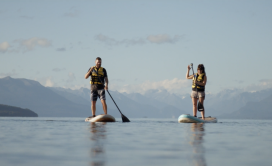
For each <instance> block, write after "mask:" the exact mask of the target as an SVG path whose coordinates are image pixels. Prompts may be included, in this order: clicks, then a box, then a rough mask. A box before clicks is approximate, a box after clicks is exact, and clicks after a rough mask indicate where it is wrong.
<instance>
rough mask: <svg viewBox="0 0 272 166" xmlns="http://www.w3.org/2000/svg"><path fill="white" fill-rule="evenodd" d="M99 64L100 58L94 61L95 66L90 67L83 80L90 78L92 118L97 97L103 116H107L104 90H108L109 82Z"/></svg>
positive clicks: (100, 62) (105, 72)
mask: <svg viewBox="0 0 272 166" xmlns="http://www.w3.org/2000/svg"><path fill="white" fill-rule="evenodd" d="M101 64H102V59H101V58H100V57H97V58H96V60H95V66H93V67H91V68H90V69H89V70H88V72H87V73H86V74H85V79H88V78H89V76H91V80H90V84H91V102H92V117H95V111H96V101H97V97H99V98H100V101H101V103H102V106H103V110H104V113H105V115H106V114H107V104H106V93H105V90H108V84H109V80H108V75H107V71H106V69H105V68H103V67H101Z"/></svg>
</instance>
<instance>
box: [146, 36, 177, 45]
mask: <svg viewBox="0 0 272 166" xmlns="http://www.w3.org/2000/svg"><path fill="white" fill-rule="evenodd" d="M181 38H182V36H179V35H175V36H174V37H171V36H169V35H166V34H163V35H150V36H148V37H147V40H148V41H149V42H151V43H156V44H162V43H176V42H178V41H179V40H180V39H181Z"/></svg>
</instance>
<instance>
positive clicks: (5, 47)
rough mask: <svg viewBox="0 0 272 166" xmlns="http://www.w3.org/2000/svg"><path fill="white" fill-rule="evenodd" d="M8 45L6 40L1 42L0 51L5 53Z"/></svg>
mask: <svg viewBox="0 0 272 166" xmlns="http://www.w3.org/2000/svg"><path fill="white" fill-rule="evenodd" d="M9 47H10V45H9V43H8V42H3V43H1V44H0V52H2V53H5V52H6V51H7V50H8V48H9Z"/></svg>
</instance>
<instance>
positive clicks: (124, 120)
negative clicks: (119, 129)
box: [121, 114, 130, 122]
mask: <svg viewBox="0 0 272 166" xmlns="http://www.w3.org/2000/svg"><path fill="white" fill-rule="evenodd" d="M121 116H122V120H123V122H130V120H129V119H128V118H127V117H126V116H125V115H123V114H122V115H121Z"/></svg>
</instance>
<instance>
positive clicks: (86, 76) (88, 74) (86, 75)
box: [85, 67, 94, 79]
mask: <svg viewBox="0 0 272 166" xmlns="http://www.w3.org/2000/svg"><path fill="white" fill-rule="evenodd" d="M93 68H94V67H91V69H90V70H89V71H88V72H87V73H86V74H85V79H87V78H89V76H90V75H91V72H92V70H93Z"/></svg>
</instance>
